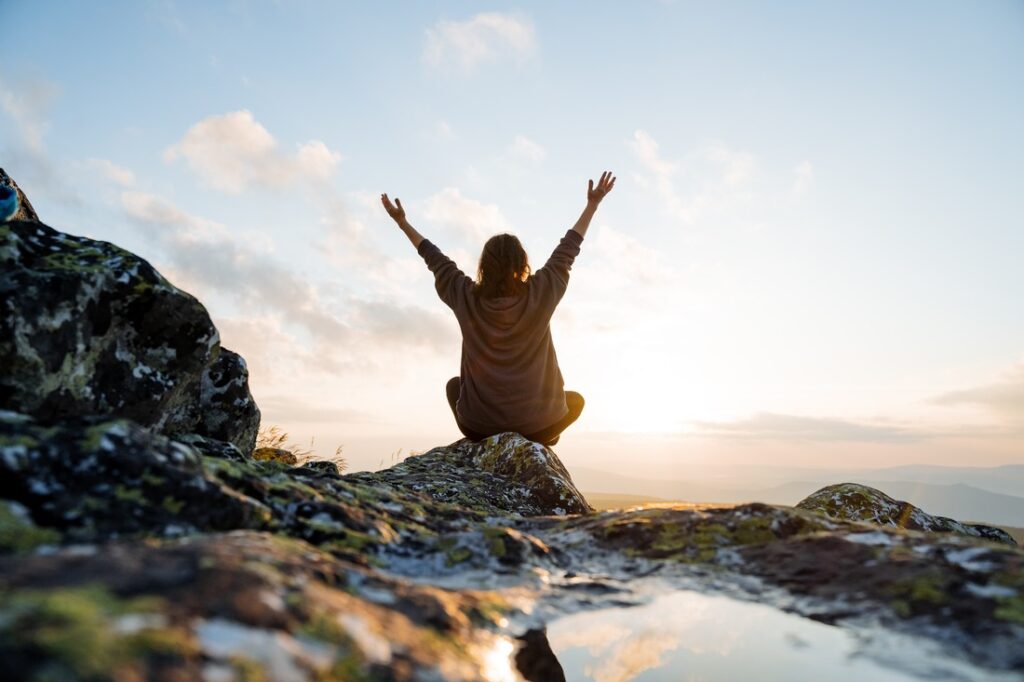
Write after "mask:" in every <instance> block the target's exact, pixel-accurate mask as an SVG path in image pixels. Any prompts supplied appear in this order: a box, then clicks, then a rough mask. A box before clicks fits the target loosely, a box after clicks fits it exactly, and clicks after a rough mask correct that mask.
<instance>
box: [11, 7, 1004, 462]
mask: <svg viewBox="0 0 1024 682" xmlns="http://www.w3.org/2000/svg"><path fill="white" fill-rule="evenodd" d="M587 7H588V10H587V11H586V12H582V11H578V10H574V9H573V7H572V6H570V5H568V4H559V5H558V6H547V5H546V4H543V5H542V4H527V3H522V4H514V5H494V6H490V5H486V6H485V5H481V4H480V3H471V2H447V3H437V4H433V3H431V4H428V3H401V4H396V5H392V6H389V7H383V6H378V5H359V6H354V5H342V4H340V3H328V2H306V3H291V2H236V3H230V4H225V5H219V4H218V5H217V6H207V4H205V3H185V2H173V1H171V0H166V1H160V2H138V3H135V2H111V3H102V4H100V5H88V4H81V3H73V2H54V3H33V2H6V3H3V4H2V5H0V18H3V20H4V25H5V26H10V27H20V28H18V29H17V30H11V31H8V35H7V36H5V39H4V41H3V43H2V44H0V124H2V129H0V165H2V166H3V167H4V168H5V169H6V170H7V171H8V172H9V173H10V174H11V175H12V177H14V178H15V179H16V180H17V181H18V183H19V184H20V185H21V186H22V187H23V188H24V189H25V191H26V192H27V194H28V196H29V197H30V198H31V199H32V201H33V204H34V205H35V207H36V209H37V210H38V212H39V214H40V216H41V217H42V219H43V221H44V222H46V223H48V224H50V225H52V226H54V227H56V228H57V229H60V230H64V231H68V232H71V233H77V234H86V235H88V236H90V237H93V238H97V239H103V240H107V241H111V242H114V243H116V244H119V245H121V246H123V247H124V248H127V249H129V250H132V251H134V252H136V253H139V254H141V255H143V256H144V257H146V258H148V259H149V260H150V261H151V262H152V263H153V264H154V265H155V266H156V267H157V268H158V269H159V270H160V271H161V272H162V273H163V274H164V275H165V276H167V277H168V278H169V279H170V280H171V281H172V282H173V283H175V284H177V285H178V286H180V287H181V288H183V289H185V290H187V291H189V292H191V293H193V294H194V295H196V296H197V297H198V298H199V299H200V300H201V301H203V302H204V303H205V304H206V305H207V307H208V308H209V310H210V312H211V315H212V316H213V319H214V321H215V322H216V324H217V326H218V328H219V329H220V330H221V334H222V339H223V344H224V345H225V346H226V347H228V348H231V349H233V350H235V351H237V352H239V353H240V354H241V355H243V356H244V357H245V358H246V359H247V361H248V362H249V367H250V370H251V385H252V390H253V393H254V395H255V397H256V400H257V402H258V404H259V405H260V407H261V410H262V412H263V421H264V424H276V425H279V426H281V427H282V428H284V429H285V430H287V431H288V432H289V433H291V434H292V436H293V438H294V440H295V441H296V442H297V443H300V444H308V442H309V439H310V438H314V437H315V439H316V441H315V444H314V448H315V449H317V450H318V451H321V452H323V453H325V454H326V453H333V452H334V449H335V447H336V446H337V445H339V444H344V454H345V456H346V458H347V459H348V462H349V464H350V467H351V468H353V469H364V468H370V469H375V468H377V467H378V466H380V465H381V464H383V465H384V466H387V465H388V464H389V463H390V461H391V459H392V453H395V452H396V451H398V450H399V449H402V451H403V454H405V453H408V452H409V451H410V450H419V451H422V450H426V449H429V448H431V447H433V446H435V445H442V444H445V443H448V442H451V441H454V440H456V439H457V438H458V437H459V433H458V431H457V429H456V427H455V424H454V421H453V420H452V418H451V414H450V412H449V409H448V406H447V404H446V402H445V399H444V383H445V381H446V380H447V379H448V378H449V377H451V376H453V375H455V374H457V373H458V371H459V331H458V326H457V324H456V322H455V319H454V317H453V316H452V315H451V314H450V311H449V310H448V309H447V308H445V307H444V305H443V304H442V303H441V302H440V301H439V300H438V299H437V297H436V295H435V293H434V290H433V286H432V278H431V276H430V274H429V272H428V271H427V269H426V266H425V265H424V263H423V262H422V260H421V259H420V258H419V257H418V256H417V255H416V253H415V251H413V250H412V249H411V248H410V246H409V244H408V242H407V241H406V240H405V238H404V237H403V236H402V235H401V233H400V232H398V231H397V230H396V229H395V228H394V226H393V224H392V223H391V221H390V219H389V218H388V216H387V215H386V214H385V213H384V211H383V210H381V207H380V204H379V200H378V197H379V195H380V193H381V192H388V193H389V196H396V195H397V196H398V197H401V198H402V201H403V204H404V205H405V206H406V210H407V211H408V213H409V218H410V221H411V222H412V224H413V225H415V226H416V227H417V228H418V229H419V230H420V231H421V232H422V233H423V234H424V235H425V236H426V237H428V238H429V239H431V240H432V241H434V242H436V243H437V244H438V245H440V246H441V247H442V248H443V249H444V250H445V251H446V252H447V253H448V254H449V255H451V256H452V257H453V258H454V259H455V260H456V261H457V262H458V263H459V264H460V265H461V267H462V268H463V269H464V270H465V271H466V272H468V273H474V272H475V266H476V258H477V256H478V254H479V250H480V247H481V246H482V244H483V242H484V240H485V239H486V238H487V237H488V236H490V235H491V234H494V233H496V232H501V231H511V232H514V233H515V234H517V235H518V236H520V238H521V239H522V240H523V242H524V245H525V246H526V248H527V250H528V252H529V254H530V257H531V261H532V263H533V264H534V265H535V266H539V265H540V264H542V263H543V261H544V259H546V257H547V255H548V254H549V253H550V252H551V249H553V248H554V246H555V244H556V243H557V241H558V239H559V237H560V236H561V235H562V234H563V233H564V232H565V230H566V229H568V227H570V226H571V224H572V222H573V221H574V220H575V218H576V216H577V215H578V213H579V210H580V209H581V208H582V206H583V204H584V202H585V189H586V183H587V179H588V178H595V179H596V178H597V177H598V175H599V174H600V173H601V171H602V170H605V169H613V170H614V171H615V173H616V175H617V176H618V178H619V179H618V182H617V185H616V190H615V193H614V194H613V195H611V196H610V197H609V199H608V200H607V201H606V202H605V203H604V204H603V205H602V208H601V211H600V212H599V214H598V216H597V218H596V220H595V222H594V225H593V226H592V228H591V230H590V232H589V233H588V235H587V238H586V240H585V242H584V243H583V246H582V251H581V254H580V256H579V258H578V259H577V260H576V264H575V265H574V267H573V271H572V279H571V281H570V285H569V289H568V293H567V294H566V296H565V298H564V299H563V301H562V303H561V305H560V307H559V309H558V311H557V312H556V315H555V317H554V319H553V321H552V329H553V335H554V338H555V345H556V349H557V351H558V354H559V360H560V364H561V367H562V371H563V374H564V376H565V378H566V387H567V388H570V389H573V390H577V391H579V392H581V393H582V394H583V395H584V396H585V398H586V400H587V407H586V409H585V411H584V413H583V416H582V417H581V418H580V420H579V421H578V422H577V423H576V424H574V425H573V426H572V427H570V429H569V430H568V431H567V432H566V433H565V434H564V435H563V437H562V440H561V442H560V443H559V445H558V446H556V450H557V451H558V453H559V455H560V456H561V457H562V458H563V459H564V460H565V461H566V463H567V464H568V465H569V466H570V467H572V466H574V465H575V466H587V467H594V468H598V469H605V470H608V471H612V472H616V473H619V474H622V475H627V474H628V475H630V476H641V477H664V478H680V479H692V478H694V477H695V476H701V475H711V474H712V473H713V474H714V475H715V476H722V475H723V473H722V472H723V471H724V472H729V471H730V470H735V471H736V472H742V471H745V470H749V469H750V468H751V467H765V466H775V467H789V468H816V469H849V468H856V467H882V466H895V465H903V464H912V463H913V464H938V465H947V466H994V465H1000V464H1021V463H1024V451H1022V444H1024V315H1022V314H1021V312H1022V311H1021V303H1020V301H1021V300H1022V294H1024V281H1022V280H1024V269H1022V268H1021V265H1020V254H1021V253H1024V229H1022V227H1024V225H1022V216H1024V192H1022V191H1021V187H1022V186H1024V182H1022V181H1024V125H1022V123H1021V121H1024V88H1022V87H1021V86H1022V82H1021V76H1020V74H1021V73H1022V72H1024V71H1022V67H1024V5H1022V4H1020V3H1017V2H1010V1H1005V2H987V3H952V2H941V3H934V2H907V3H900V4H899V5H896V6H893V5H891V4H887V3H882V2H870V3H853V2H840V3H828V4H827V5H822V4H821V3H812V2H790V3H785V4H772V5H765V4H761V3H744V2H732V3H715V4H714V5H711V4H707V3H686V2H637V3H631V4H629V5H628V6H624V5H621V4H615V3H588V5H587Z"/></svg>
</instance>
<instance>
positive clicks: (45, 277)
mask: <svg viewBox="0 0 1024 682" xmlns="http://www.w3.org/2000/svg"><path fill="white" fill-rule="evenodd" d="M0 173H2V170H0ZM6 177H7V176H6V174H3V176H2V177H0V180H2V179H3V178H6ZM7 181H8V182H11V181H10V179H9V178H7ZM18 192H19V197H20V198H21V208H20V209H19V212H18V213H17V214H16V216H15V217H16V218H18V219H15V220H10V221H8V222H6V223H3V224H0V294H2V295H0V301H2V302H0V366H2V367H3V368H4V371H3V373H2V374H0V409H7V410H13V411H17V412H21V413H24V414H29V415H32V416H34V417H38V418H40V419H43V420H59V419H64V418H67V417H77V416H82V415H90V416H105V417H121V418H126V419H131V420H132V421H134V422H135V423H137V424H140V425H143V426H147V427H153V428H155V429H157V430H159V431H161V432H163V433H165V434H168V435H177V434H188V433H196V434H199V435H201V436H206V437H209V438H214V439H217V440H225V441H228V442H231V443H233V444H235V445H236V446H237V447H238V448H239V449H240V450H241V451H242V452H243V453H246V454H247V453H249V452H251V451H252V448H253V445H254V443H255V439H256V430H257V428H258V424H259V410H258V409H257V407H256V404H255V402H254V401H253V400H252V396H251V395H250V394H249V390H248V374H247V371H246V367H245V362H244V361H243V360H242V359H241V358H240V357H238V356H237V355H235V354H234V353H230V352H229V351H227V352H222V349H221V348H220V337H219V335H218V333H217V329H216V328H215V327H214V325H213V323H212V322H211V321H210V316H209V315H208V314H207V312H206V309H205V308H204V307H203V305H202V304H201V303H199V301H197V300H196V299H195V298H193V297H192V296H190V295H189V294H187V293H185V292H183V291H181V290H180V289H178V288H176V287H175V286H173V285H172V284H171V283H169V282H168V281H167V280H166V279H164V278H163V277H162V276H161V275H160V273H158V272H157V271H156V270H155V269H154V268H153V267H152V266H151V265H150V264H149V263H148V262H146V261H145V260H143V259H142V258H139V257H138V256H136V255H134V254H132V253H129V252H127V251H125V250H124V249H121V248H119V247H117V246H114V245H113V244H109V243H107V242H102V241H96V240H93V239H87V238H85V237H74V236H71V235H68V234H64V233H62V232H58V231H56V230H54V229H53V228H51V227H48V226H47V225H44V224H43V223H41V222H39V221H38V219H37V218H36V216H35V212H34V211H33V210H32V209H31V205H30V204H29V203H28V200H27V198H24V193H22V192H21V190H20V189H19V190H18Z"/></svg>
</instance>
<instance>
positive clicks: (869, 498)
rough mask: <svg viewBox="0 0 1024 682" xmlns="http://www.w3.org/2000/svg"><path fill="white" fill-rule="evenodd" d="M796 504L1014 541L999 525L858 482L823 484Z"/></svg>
mask: <svg viewBox="0 0 1024 682" xmlns="http://www.w3.org/2000/svg"><path fill="white" fill-rule="evenodd" d="M796 506H797V507H799V508H800V509H808V510H811V511H816V512H820V513H822V514H826V515H828V516H831V517H832V518H836V519H845V520H851V521H868V522H870V523H874V524H877V525H880V526H893V527H895V528H906V529H908V530H926V531H932V532H937V533H959V534H960V535H971V536H974V537H979V538H985V539H986V540H992V541H994V542H1002V543H1006V544H1010V545H1016V544H1017V542H1016V541H1015V540H1014V539H1013V537H1012V536H1011V535H1010V534H1009V533H1007V532H1006V531H1005V530H1003V529H1001V528H995V527H993V526H986V525H983V524H978V523H962V522H960V521H956V520H954V519H950V518H947V517H945V516H935V515H933V514H929V513H927V512H925V511H924V510H923V509H920V508H919V507H915V506H914V505H912V504H910V503H909V502H902V501H900V500H894V499H893V498H891V497H889V496H888V495H886V494H885V493H883V492H882V491H881V490H876V489H875V488H872V487H870V486H866V485H861V484H859V483H838V484H835V485H830V486H826V487H824V488H822V489H821V490H818V491H816V492H814V493H811V494H810V495H808V496H807V497H806V498H804V499H803V500H801V501H800V502H798V503H797V505H796Z"/></svg>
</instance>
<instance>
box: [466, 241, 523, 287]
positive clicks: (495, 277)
mask: <svg viewBox="0 0 1024 682" xmlns="http://www.w3.org/2000/svg"><path fill="white" fill-rule="evenodd" d="M529 276H530V261H529V259H528V258H527V256H526V250H525V249H524V248H523V245H522V244H520V243H519V239H518V238H517V237H516V236H515V235H511V234H496V235H494V236H493V237H491V238H490V239H488V240H487V243H486V244H484V250H483V251H482V252H481V253H480V265H479V267H477V271H476V287H475V288H474V292H475V293H476V295H477V296H479V297H482V298H498V297H501V296H517V295H519V294H520V293H522V292H523V290H524V289H525V288H526V280H527V279H528V278H529Z"/></svg>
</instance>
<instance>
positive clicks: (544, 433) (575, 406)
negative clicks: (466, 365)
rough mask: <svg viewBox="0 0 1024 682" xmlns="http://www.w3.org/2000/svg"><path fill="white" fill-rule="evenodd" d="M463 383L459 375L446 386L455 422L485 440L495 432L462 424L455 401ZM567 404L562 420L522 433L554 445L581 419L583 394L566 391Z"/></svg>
mask: <svg viewBox="0 0 1024 682" xmlns="http://www.w3.org/2000/svg"><path fill="white" fill-rule="evenodd" d="M461 383H462V380H461V379H460V378H459V377H452V378H451V379H449V380H448V385H447V386H445V393H446V394H447V396H448V404H449V405H450V406H451V408H452V414H453V415H455V423H456V424H458V427H459V431H462V435H464V436H465V437H466V438H468V439H470V440H483V439H484V438H487V437H488V436H493V435H494V434H493V433H476V432H475V431H472V430H470V429H467V428H466V427H465V426H463V425H462V422H460V421H459V415H458V414H457V413H456V411H455V403H456V402H457V401H458V399H459V391H460V390H461ZM565 404H566V405H567V406H568V407H569V414H567V415H565V417H563V418H562V419H561V420H559V421H558V422H556V423H554V424H552V425H551V426H549V427H547V428H545V429H541V430H540V431H538V432H536V433H524V434H522V435H523V436H524V437H526V438H527V439H528V440H532V441H534V442H535V443H543V444H544V445H554V444H555V443H557V442H558V437H559V434H561V433H562V431H565V429H566V427H568V426H569V424H572V423H573V422H574V421H576V420H577V419H579V416H580V413H581V412H583V396H581V395H580V394H579V393H577V392H576V391H566V392H565ZM496 433H500V432H496Z"/></svg>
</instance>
